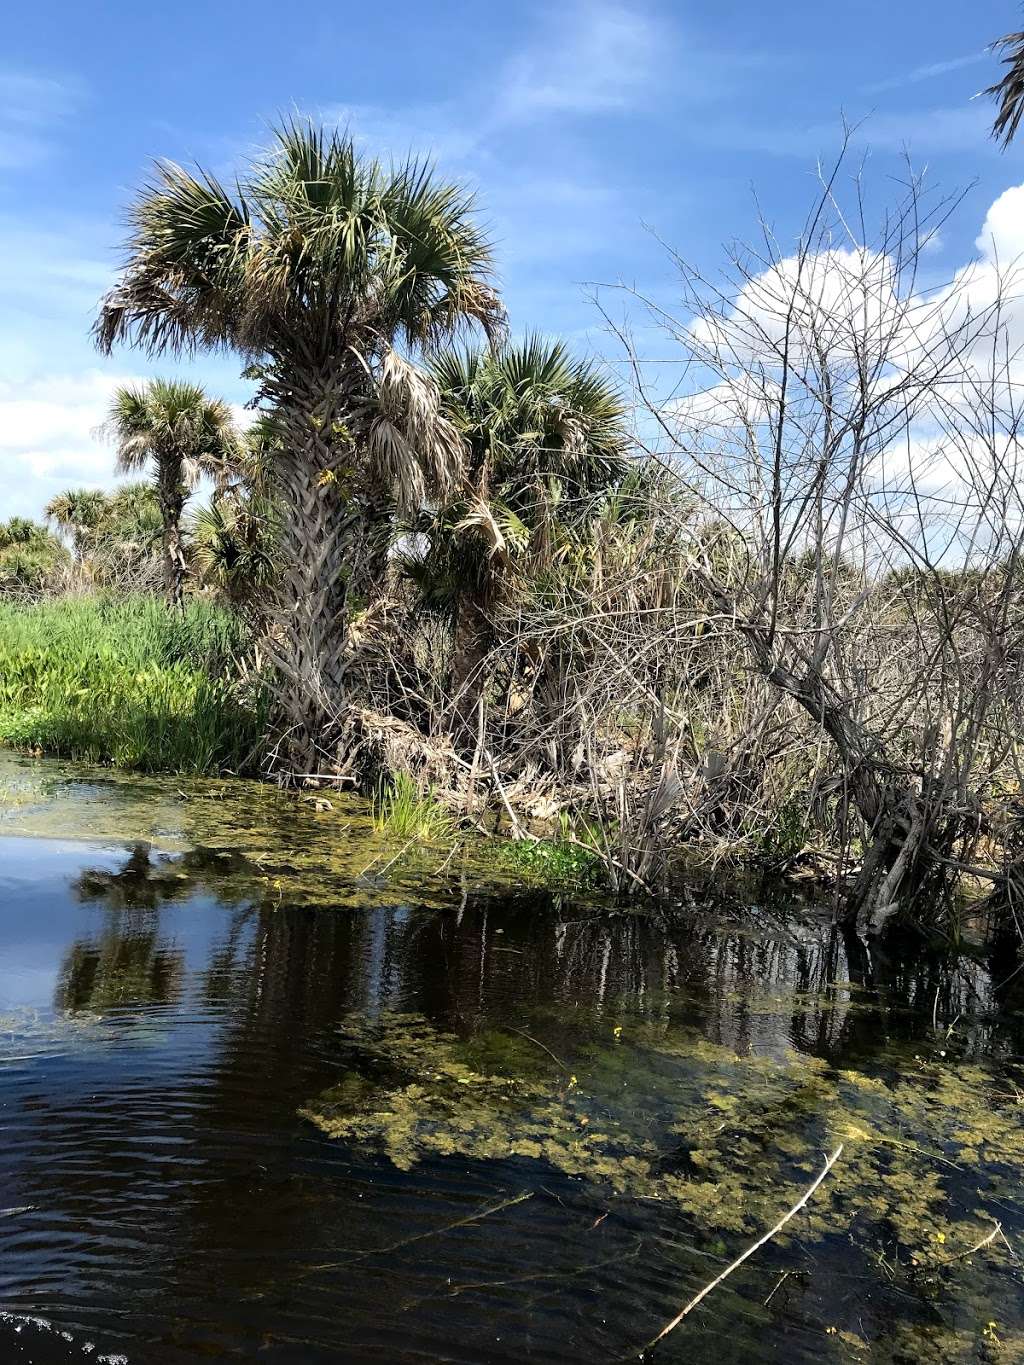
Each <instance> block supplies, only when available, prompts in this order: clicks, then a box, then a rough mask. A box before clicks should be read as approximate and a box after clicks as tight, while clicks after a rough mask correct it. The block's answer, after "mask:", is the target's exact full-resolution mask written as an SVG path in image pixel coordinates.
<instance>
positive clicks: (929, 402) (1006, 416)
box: [663, 186, 1024, 546]
mask: <svg viewBox="0 0 1024 1365" xmlns="http://www.w3.org/2000/svg"><path fill="white" fill-rule="evenodd" d="M1022 222H1024V186H1017V187H1014V188H1012V189H1009V190H1007V191H1006V192H1005V193H1004V194H1002V195H1000V197H999V198H998V199H997V200H996V201H995V202H994V203H993V204H992V206H991V207H990V209H989V211H988V213H987V215H986V217H985V221H984V225H983V228H982V231H981V233H980V234H979V236H978V238H977V243H976V245H977V250H978V253H979V254H978V256H977V257H976V258H975V259H973V260H971V261H970V262H968V263H967V264H965V265H963V266H962V267H961V268H960V269H958V270H956V271H955V272H954V273H953V275H952V277H951V278H950V279H949V281H948V283H947V284H945V285H944V286H942V287H938V288H933V289H929V290H922V289H920V288H919V287H917V286H916V277H914V276H910V275H909V274H908V273H907V272H905V271H904V270H903V269H902V268H901V265H900V263H899V262H898V260H896V259H894V258H893V257H892V256H890V255H888V254H887V253H886V252H877V251H872V250H870V249H868V248H866V247H856V246H854V247H847V248H843V249H831V248H828V247H826V248H825V249H822V250H820V251H817V252H812V253H810V254H805V255H803V256H796V255H794V256H791V257H787V258H784V259H782V260H779V261H778V262H776V263H775V264H773V265H772V266H771V267H770V268H768V269H766V270H764V271H761V272H760V273H754V274H752V275H750V276H749V277H746V278H743V279H741V282H740V287H739V288H738V289H737V290H736V291H735V292H734V293H733V295H732V296H731V298H730V297H729V296H726V298H725V299H724V300H723V301H721V302H720V303H719V304H717V305H716V306H714V307H712V308H709V309H707V310H706V311H705V312H704V313H702V314H701V315H700V316H698V317H697V318H696V320H694V321H693V322H691V323H690V324H689V326H688V327H687V328H686V329H685V332H684V334H683V335H684V340H685V342H686V347H687V356H688V359H689V360H690V361H691V364H692V365H693V373H694V374H695V375H697V376H698V377H699V376H700V375H706V376H712V377H713V379H714V382H713V383H710V384H709V385H708V386H707V387H699V386H698V387H695V388H694V390H693V391H692V392H690V393H689V394H687V395H686V396H685V397H683V398H675V399H674V400H673V401H672V402H670V403H668V404H667V405H666V406H665V408H664V409H663V415H664V416H665V417H666V418H667V419H668V422H669V423H670V424H671V426H672V427H673V428H674V430H675V432H676V436H677V457H678V458H680V459H681V460H682V461H683V462H684V463H685V462H686V461H687V460H689V462H690V464H691V465H692V466H693V467H694V468H695V469H696V470H697V472H698V474H699V475H700V476H702V477H706V476H708V475H709V474H710V475H711V476H712V477H713V478H714V479H716V480H717V481H718V483H719V484H720V485H721V487H722V489H723V490H724V492H725V493H729V492H734V491H738V492H739V495H740V497H741V499H742V498H743V497H747V496H757V495H756V494H750V493H744V491H743V490H744V489H745V488H746V489H748V490H750V489H755V488H757V487H758V486H759V485H760V484H762V483H763V482H764V480H765V479H766V478H767V477H768V475H769V473H770V466H771V465H772V463H773V462H774V461H776V460H779V459H781V462H782V465H783V468H784V471H785V475H784V477H785V480H786V485H787V488H788V496H792V497H796V498H799V496H800V493H799V490H801V489H805V488H809V487H810V482H811V481H812V480H813V479H814V478H816V477H817V475H816V473H815V471H816V470H817V469H818V467H819V461H820V459H821V455H822V452H823V450H826V449H828V448H829V447H830V446H832V448H833V449H834V450H835V452H836V453H835V468H834V470H830V472H829V473H828V475H827V478H828V479H829V480H830V481H831V480H832V479H835V480H836V489H837V496H839V495H840V494H841V490H842V486H843V483H844V480H845V479H846V477H847V474H846V472H845V471H846V470H847V469H850V468H854V466H853V465H847V464H845V463H844V461H846V460H847V459H848V458H849V459H851V460H852V459H853V458H854V457H853V455H852V454H851V452H852V451H853V450H854V449H856V450H857V451H858V454H857V456H856V462H857V463H856V466H855V467H856V469H857V473H856V478H857V480H858V483H859V484H860V486H861V487H862V489H863V491H864V492H865V494H866V495H867V496H870V497H872V498H874V497H887V498H894V499H895V500H896V501H895V502H894V503H893V504H892V505H893V506H898V505H899V499H900V498H903V499H904V501H905V505H906V507H907V509H914V510H913V513H912V519H913V518H917V517H918V514H919V513H920V511H921V507H922V505H923V504H922V501H921V500H922V499H924V500H926V501H927V502H928V505H929V516H933V517H935V518H937V519H938V520H939V521H941V522H942V524H943V525H944V526H945V527H946V528H947V529H948V528H949V527H950V526H952V525H954V524H959V522H960V521H961V520H962V518H963V517H964V515H965V513H966V512H967V510H968V509H970V508H973V509H974V515H975V516H979V517H980V516H984V515H985V513H984V507H985V505H986V503H987V500H988V496H989V493H990V490H991V488H992V485H993V484H998V485H999V486H1000V488H1001V494H1000V496H1001V497H1002V498H1003V500H1004V502H1005V501H1006V500H1009V502H1010V503H1013V504H1014V505H1016V502H1017V501H1018V500H1019V498H1020V493H1019V492H1018V485H1017V480H1016V477H1015V476H1016V471H1017V470H1018V469H1021V470H1024V447H1022V445H1021V442H1020V439H1019V431H1020V430H1022V429H1024V227H1022ZM784 374H785V378H786V389H785V395H784V402H783V394H782V389H781V383H782V379H783V375H784ZM865 389H867V390H868V391H869V392H870V394H871V395H872V404H871V415H870V418H869V420H868V422H867V424H866V430H863V429H862V430H860V431H859V432H855V430H854V426H855V422H856V416H857V414H858V413H861V412H863V392H864V390H865ZM848 424H849V425H848ZM780 427H781V430H782V435H781V437H780ZM833 443H837V444H834V445H833ZM844 452H845V453H844ZM936 524H937V523H936ZM929 534H934V532H930V533H929ZM954 543H955V540H954V538H952V537H951V539H950V542H949V544H950V546H953V545H954Z"/></svg>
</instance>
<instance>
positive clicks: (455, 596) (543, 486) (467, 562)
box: [407, 337, 627, 691]
mask: <svg viewBox="0 0 1024 1365" xmlns="http://www.w3.org/2000/svg"><path fill="white" fill-rule="evenodd" d="M433 373H434V377H435V380H436V382H437V384H438V386H439V388H440V390H441V395H442V402H443V405H444V408H445V411H446V412H447V413H448V415H449V417H450V419H451V421H452V422H453V424H454V425H455V426H456V428H457V429H458V430H459V432H460V433H461V434H462V436H463V439H464V440H465V442H466V447H467V451H468V454H467V471H466V477H465V479H464V482H463V484H462V486H461V488H460V490H459V493H458V495H457V496H456V497H455V498H452V499H450V500H448V501H447V502H445V503H443V504H441V505H440V506H439V507H438V509H437V510H436V512H435V513H434V514H433V515H431V516H429V517H425V518H423V519H421V522H420V525H419V529H420V530H421V531H423V532H425V534H426V539H427V545H428V548H427V550H426V553H425V554H424V555H423V556H422V558H420V559H419V560H418V561H417V560H415V559H412V560H411V562H410V561H407V565H408V568H409V571H410V573H411V575H412V576H413V577H414V578H415V579H416V580H417V582H418V583H419V586H420V589H421V592H422V593H423V599H424V602H425V605H427V606H433V607H435V608H437V609H440V610H441V611H443V612H446V613H447V614H448V615H450V617H451V618H452V620H453V624H454V635H455V643H454V651H453V654H454V657H453V672H454V676H455V682H456V684H457V685H458V686H459V687H463V688H465V687H466V686H467V685H469V687H470V691H472V679H473V676H474V674H475V673H476V672H477V671H478V667H479V664H480V661H481V659H482V658H483V656H484V654H485V653H486V651H487V649H488V648H489V647H490V645H491V643H492V640H493V622H492V613H493V611H494V609H495V608H496V607H497V606H498V605H499V603H500V602H501V600H502V599H503V598H504V597H505V596H506V595H507V594H508V592H509V590H510V589H511V586H512V584H513V583H514V582H515V581H516V580H517V579H518V578H521V577H522V576H523V575H533V576H536V575H537V574H538V573H540V572H541V571H542V570H543V569H545V568H547V567H551V566H553V565H555V564H557V563H558V562H559V561H560V560H564V559H565V558H566V557H567V556H569V555H571V554H572V553H573V552H574V550H575V549H578V548H579V542H580V538H581V537H585V536H586V529H587V526H588V524H589V523H590V521H591V519H592V517H593V512H594V507H595V499H596V498H597V497H598V495H599V494H601V493H602V492H603V491H604V490H606V489H608V488H609V487H611V486H612V485H613V484H615V483H616V482H617V481H618V480H619V479H620V478H621V477H622V475H623V473H624V471H625V468H626V458H625V457H626V447H627V433H626V425H625V411H624V408H623V404H622V400H621V398H620V397H619V395H618V394H617V393H616V391H615V388H614V386H613V385H612V384H610V383H609V382H608V381H607V380H606V379H604V378H603V377H602V376H601V375H600V374H599V373H598V371H597V370H596V369H595V367H594V366H593V365H592V364H591V363H590V362H588V361H586V360H581V359H579V358H576V357H573V356H572V355H571V354H570V353H569V352H568V351H567V350H566V348H565V346H564V345H563V344H562V343H560V342H545V341H543V340H541V339H540V338H537V337H528V338H527V339H526V340H525V341H524V342H522V343H520V344H517V345H508V346H505V347H503V348H501V349H500V350H497V351H480V350H467V351H457V350H449V351H447V352H446V353H444V354H442V355H441V356H439V357H438V359H437V360H436V362H435V364H434V367H433Z"/></svg>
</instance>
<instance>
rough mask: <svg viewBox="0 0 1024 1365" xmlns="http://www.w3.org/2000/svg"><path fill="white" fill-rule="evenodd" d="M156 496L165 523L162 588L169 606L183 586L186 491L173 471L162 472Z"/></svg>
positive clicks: (178, 599)
mask: <svg viewBox="0 0 1024 1365" xmlns="http://www.w3.org/2000/svg"><path fill="white" fill-rule="evenodd" d="M158 495H159V499H160V514H161V516H162V518H163V523H164V546H163V549H164V591H165V592H166V594H167V600H168V602H169V603H170V604H171V606H172V607H179V606H180V605H181V599H182V596H183V594H184V589H185V549H184V546H183V544H182V539H181V514H182V512H183V511H184V508H185V493H184V490H183V489H182V486H181V480H180V478H179V477H177V473H176V471H172V472H171V473H169V474H168V475H161V478H160V481H159V488H158Z"/></svg>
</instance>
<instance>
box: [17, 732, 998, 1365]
mask: <svg viewBox="0 0 1024 1365" xmlns="http://www.w3.org/2000/svg"><path fill="white" fill-rule="evenodd" d="M0 791H2V792H3V794H4V795H3V806H2V813H0V1123H2V1126H3V1133H2V1141H0V1310H2V1313H0V1359H2V1360H5V1361H6V1360H8V1359H11V1360H24V1361H31V1362H38V1363H39V1365H45V1363H46V1362H50V1361H54V1362H56V1361H78V1360H96V1359H97V1358H102V1357H103V1356H106V1357H107V1358H108V1359H124V1360H126V1361H127V1362H129V1365H132V1363H133V1362H154V1363H155V1365H161V1363H162V1362H186V1361H232V1360H247V1361H248V1360H263V1359H266V1360H268V1361H271V1362H296V1363H298V1362H320V1361H352V1362H357V1361H373V1360H379V1361H387V1362H426V1361H452V1362H466V1363H467V1365H469V1362H474V1363H476V1362H504V1361H522V1360H531V1361H533V1360H535V1361H550V1362H556V1361H557V1362H574V1361H586V1362H591V1361H597V1360H601V1361H604V1360H609V1361H610V1360H616V1359H625V1358H636V1357H637V1354H638V1353H639V1351H640V1349H641V1348H642V1347H643V1345H644V1343H645V1342H647V1341H649V1340H650V1339H651V1338H652V1337H653V1336H654V1335H655V1334H656V1333H657V1332H658V1331H659V1330H660V1328H661V1327H662V1326H663V1325H664V1323H665V1322H666V1321H667V1320H668V1319H669V1318H671V1317H672V1316H674V1314H675V1313H676V1312H677V1311H678V1309H679V1308H680V1307H681V1306H682V1305H683V1303H685V1302H686V1301H687V1300H688V1299H689V1298H690V1297H691V1296H692V1295H693V1294H694V1293H696V1291H697V1290H698V1289H699V1288H700V1287H701V1286H702V1285H703V1284H705V1283H707V1282H708V1281H709V1280H711V1279H712V1278H714V1276H715V1275H717V1274H718V1273H719V1271H720V1270H721V1269H723V1268H724V1267H725V1266H726V1265H727V1264H728V1263H729V1262H730V1261H731V1260H732V1259H733V1258H734V1257H735V1256H736V1255H738V1254H739V1252H740V1251H741V1250H743V1248H744V1247H745V1246H746V1245H748V1244H749V1242H750V1241H752V1240H753V1239H754V1238H755V1237H756V1236H758V1235H760V1233H762V1232H763V1231H765V1230H766V1229H767V1228H768V1227H769V1226H771V1224H772V1223H773V1222H774V1221H775V1220H776V1219H777V1218H778V1217H779V1216H780V1215H781V1214H782V1213H783V1212H784V1211H785V1209H786V1208H787V1207H789V1206H790V1205H791V1204H792V1203H793V1202H795V1200H796V1198H797V1197H798V1196H799V1193H800V1191H801V1189H802V1188H805V1187H806V1185H807V1184H809V1183H810V1181H811V1179H813V1176H814V1174H815V1173H816V1171H817V1170H818V1169H820V1167H821V1164H822V1162H823V1160H824V1157H825V1155H826V1154H827V1153H829V1152H831V1151H833V1150H834V1149H835V1147H836V1146H837V1145H838V1144H839V1143H840V1142H842V1143H843V1144H844V1152H843V1156H842V1157H841V1158H840V1160H839V1162H838V1163H837V1165H836V1167H835V1169H834V1171H833V1175H832V1177H830V1179H829V1180H828V1181H827V1182H826V1184H825V1185H824V1186H823V1187H822V1189H821V1191H820V1194H819V1196H818V1197H816V1198H815V1200H814V1201H812V1204H811V1205H810V1206H809V1208H808V1210H807V1211H806V1212H805V1213H803V1214H801V1215H800V1216H799V1217H798V1218H797V1219H795V1220H794V1221H793V1223H792V1224H790V1225H789V1226H788V1227H787V1229H786V1230H785V1233H784V1234H783V1235H782V1236H780V1237H779V1238H777V1239H776V1240H774V1241H773V1242H772V1243H771V1244H770V1245H769V1246H768V1247H766V1248H765V1249H764V1250H763V1251H762V1252H760V1253H758V1255H757V1256H756V1257H755V1258H753V1259H752V1260H751V1261H750V1262H748V1263H747V1264H746V1265H745V1266H744V1267H743V1268H742V1269H741V1270H740V1271H738V1272H737V1273H736V1274H735V1275H733V1276H732V1277H730V1279H729V1280H728V1282H727V1283H726V1284H725V1285H723V1286H722V1288H721V1289H719V1290H717V1291H716V1292H715V1294H713V1295H712V1296H711V1297H710V1298H709V1299H708V1300H706V1301H705V1303H704V1304H703V1305H702V1306H701V1307H700V1309H698V1310H697V1311H696V1312H695V1313H694V1314H693V1315H692V1316H691V1317H689V1318H687V1320H686V1321H685V1323H684V1324H683V1325H682V1326H681V1327H680V1328H679V1329H678V1330H677V1331H676V1332H675V1333H674V1334H673V1335H672V1336H670V1337H669V1338H667V1339H666V1340H665V1341H664V1342H663V1343H661V1345H659V1346H658V1347H657V1349H656V1350H655V1351H653V1352H652V1353H651V1355H650V1359H653V1360H656V1361H658V1360H664V1361H677V1362H684V1361H698V1362H699V1361H715V1362H716V1363H719V1362H728V1361H740V1360H765V1361H778V1362H782V1361H785V1362H793V1361H797V1362H799V1361H819V1360H880V1361H917V1360H935V1361H953V1360H969V1361H975V1360H977V1361H1002V1360H1018V1359H1022V1358H1024V1346H1022V1343H1024V1337H1022V1336H1021V1332H1022V1330H1024V1322H1022V1308H1021V1300H1022V1293H1021V1290H1022V1277H1021V1262H1020V1260H1019V1257H1020V1255H1021V1253H1022V1250H1024V1205H1022V1190H1021V1183H1020V1177H1021V1161H1022V1158H1024V1105H1022V1103H1021V1101H1022V1099H1024V1069H1022V1067H1021V1056H1022V1053H1024V1046H1022V1040H1021V1027H1020V1025H1021V1015H1020V1011H1019V1008H1018V1005H1017V1002H1016V1000H1015V997H1014V993H1013V992H1014V984H1015V983H1014V981H1012V980H1011V982H1010V983H1009V984H1008V985H1005V986H1004V985H1002V984H1001V983H1002V982H1003V981H1004V978H1006V977H1007V976H1008V975H1009V974H1010V972H1011V971H1012V969H1013V963H1012V960H1010V959H1009V958H1008V957H1004V956H1002V955H1001V952H1000V951H999V950H998V947H997V949H994V950H992V951H990V952H988V953H974V954H971V955H966V956H962V957H959V958H958V957H955V956H952V955H948V954H947V955H941V954H936V953H931V954H924V953H920V952H918V953H916V954H915V955H914V957H913V958H912V959H911V960H910V961H909V965H908V963H907V962H901V961H900V960H899V959H897V958H896V957H895V956H894V955H893V954H892V953H891V952H890V954H889V955H886V954H885V953H883V952H881V951H880V950H879V949H878V948H872V949H869V948H868V947H866V946H865V945H863V944H861V943H860V942H859V941H858V940H857V939H856V938H855V937H853V936H851V935H845V936H844V935H843V934H842V933H841V932H840V931H838V930H837V929H836V928H834V927H833V926H831V925H830V924H829V923H828V920H827V916H823V915H815V914H812V913H811V912H810V911H809V910H807V909H806V908H801V907H799V906H798V905H796V904H795V903H792V904H787V903H786V902H785V901H779V900H778V899H777V898H776V899H775V900H774V901H771V902H759V903H757V904H750V903H745V904H744V903H738V902H737V901H735V900H733V899H731V898H729V897H728V896H727V895H725V894H722V895H714V894H713V893H711V892H703V893H701V894H700V895H696V894H695V895H692V896H690V897H689V898H688V903H687V904H685V905H679V906H675V907H666V908H665V909H664V910H662V911H659V912H658V913H643V914H640V913H623V912H621V911H617V910H615V909H614V908H613V907H607V906H601V905H598V904H593V903H590V904H587V903H580V902H578V901H574V900H571V899H565V898H559V897H556V896H552V895H547V894H543V893H540V892H537V891H535V890H534V891H531V890H523V889H517V888H516V887H515V886H512V885H508V884H505V885H496V884H495V882H494V878H493V877H491V878H488V875H487V873H486V871H485V870H484V868H483V867H482V865H480V864H478V863H475V862H473V861H472V859H470V860H469V861H466V860H465V859H463V857H462V856H461V855H454V856H452V857H450V858H449V857H448V850H446V849H444V848H441V849H431V850H411V851H407V852H406V853H405V854H402V855H401V856H399V857H398V858H397V859H396V860H395V861H392V859H393V858H394V854H395V853H396V852H398V851H399V850H396V849H391V848H386V847H382V845H381V843H380V840H379V837H378V836H376V835H375V834H374V833H373V831H372V829H371V828H370V825H369V822H368V821H367V820H366V816H365V811H364V810H363V809H362V807H360V806H359V804H358V803H356V802H353V801H348V802H346V801H345V800H344V799H338V800H336V801H335V806H334V809H333V810H332V811H331V812H327V813H322V812H321V813H317V812H314V811H313V810H312V808H311V807H310V806H309V805H308V803H301V802H299V801H297V800H296V799H295V798H292V797H286V796H283V795H281V794H278V793H274V792H271V791H266V790H263V789H259V788H254V787H250V786H245V785H243V784H229V783H191V784H187V785H185V786H182V785H181V784H178V783H176V782H174V781H154V780H152V779H130V778H125V777H118V776H114V775H109V774H102V773H90V772H87V771H73V770H69V769H62V768H60V767H57V766H54V765H49V764H28V763H25V762H24V761H21V760H15V759H12V758H10V757H7V758H4V759H3V760H0ZM1017 980H1019V978H1017ZM997 987H998V989H996V988H997ZM997 1228H998V1232H994V1231H993V1230H994V1229H997ZM990 1234H991V1236H990ZM986 1238H988V1239H989V1240H988V1241H987V1242H986V1243H985V1245H983V1246H981V1247H980V1248H979V1249H977V1250H974V1248H975V1246H976V1244H977V1243H979V1242H981V1241H983V1240H984V1239H986Z"/></svg>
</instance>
